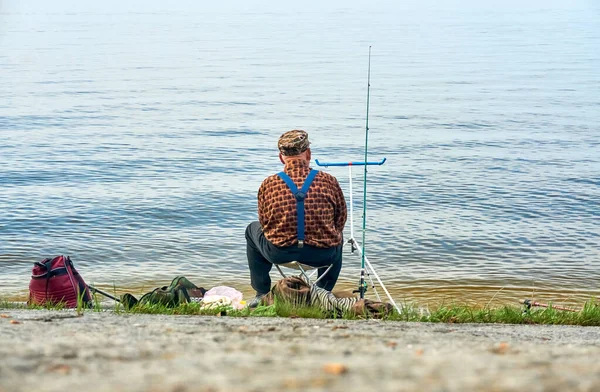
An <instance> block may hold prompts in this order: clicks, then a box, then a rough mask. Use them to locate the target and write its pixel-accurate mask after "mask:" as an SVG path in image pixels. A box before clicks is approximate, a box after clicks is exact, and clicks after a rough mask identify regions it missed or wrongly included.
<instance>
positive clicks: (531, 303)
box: [519, 299, 577, 312]
mask: <svg viewBox="0 0 600 392" xmlns="http://www.w3.org/2000/svg"><path fill="white" fill-rule="evenodd" d="M519 302H520V303H522V304H523V305H525V307H526V308H527V309H528V310H529V309H531V307H533V306H535V307H540V308H552V309H556V310H564V311H566V312H577V310H575V309H570V308H565V307H563V306H557V305H548V304H542V303H540V302H535V301H532V300H530V299H521V300H519Z"/></svg>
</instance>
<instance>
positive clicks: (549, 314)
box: [0, 297, 600, 326]
mask: <svg viewBox="0 0 600 392" xmlns="http://www.w3.org/2000/svg"><path fill="white" fill-rule="evenodd" d="M0 309H51V310H62V309H65V306H64V305H63V304H56V305H46V306H37V305H33V306H26V305H24V304H18V303H13V302H9V301H6V300H2V299H0ZM101 310H104V309H103V308H101V306H100V302H99V300H98V299H97V298H96V297H94V304H93V306H92V307H85V306H82V305H81V304H79V306H78V307H77V309H76V311H77V312H78V313H79V314H81V313H84V312H87V311H101ZM114 311H115V313H118V314H166V315H205V316H229V317H289V318H313V319H325V318H341V319H346V320H357V319H363V318H366V317H365V316H364V315H363V316H361V315H355V314H350V313H344V314H342V315H339V314H338V315H335V314H330V313H327V312H324V311H323V310H321V309H320V308H316V307H310V306H297V305H294V304H291V303H289V302H285V301H281V300H277V299H276V300H275V303H274V305H270V306H259V307H258V308H256V309H253V310H250V309H247V308H246V309H242V310H233V309H231V308H230V307H216V308H203V307H201V306H200V304H198V303H189V304H182V305H179V306H177V307H174V308H173V307H167V306H164V305H150V304H144V305H136V306H134V307H133V308H132V309H129V310H127V309H125V308H124V307H123V306H121V305H119V304H117V305H116V307H115V309H114ZM383 319H384V320H388V321H410V322H428V323H456V324H461V323H498V324H534V325H541V324H545V325H581V326H600V305H599V304H598V302H597V301H596V300H595V299H592V300H590V301H588V302H586V303H585V305H584V306H583V308H582V309H581V310H579V311H577V312H568V311H563V310H557V309H553V308H552V306H550V307H549V308H532V309H526V308H525V307H523V306H516V305H515V306H512V305H505V306H501V307H495V308H490V307H487V306H486V307H484V308H476V307H472V306H467V305H442V306H439V307H436V308H433V309H429V311H428V312H423V311H422V310H421V309H420V308H419V307H417V306H416V305H412V306H409V305H404V306H403V312H402V313H400V314H399V313H397V312H393V313H391V314H389V315H387V316H385V317H384V318H383Z"/></svg>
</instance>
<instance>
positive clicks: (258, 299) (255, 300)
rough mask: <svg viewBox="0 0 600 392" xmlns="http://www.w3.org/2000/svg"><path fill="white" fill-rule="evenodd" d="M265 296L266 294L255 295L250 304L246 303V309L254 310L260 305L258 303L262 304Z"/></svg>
mask: <svg viewBox="0 0 600 392" xmlns="http://www.w3.org/2000/svg"><path fill="white" fill-rule="evenodd" d="M266 296H267V293H265V294H256V297H254V298H252V300H251V301H250V302H248V307H249V308H250V309H254V308H256V307H257V306H258V305H260V303H261V302H262V300H263V298H264V297H266Z"/></svg>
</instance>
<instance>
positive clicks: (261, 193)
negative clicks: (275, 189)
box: [257, 181, 266, 227]
mask: <svg viewBox="0 0 600 392" xmlns="http://www.w3.org/2000/svg"><path fill="white" fill-rule="evenodd" d="M257 200H258V221H259V222H260V225H261V226H262V227H264V226H265V224H266V218H265V182H264V181H263V183H262V184H260V188H258V196H257Z"/></svg>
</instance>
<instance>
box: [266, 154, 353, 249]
mask: <svg viewBox="0 0 600 392" xmlns="http://www.w3.org/2000/svg"><path fill="white" fill-rule="evenodd" d="M283 171H284V172H285V174H287V175H288V176H290V178H291V179H292V180H293V181H294V183H295V184H296V186H297V187H298V189H300V188H301V187H302V184H304V180H305V179H306V177H307V176H308V173H309V172H310V167H309V166H308V163H307V162H306V161H304V160H302V159H291V160H288V161H287V163H286V165H285V167H284V169H283ZM304 210H305V229H304V236H305V238H304V243H305V244H306V245H311V246H315V247H318V248H330V247H333V246H337V245H340V244H341V243H342V231H343V230H344V225H345V224H346V218H347V211H346V200H345V199H344V194H343V192H342V189H341V188H340V184H339V183H338V181H337V179H336V178H335V177H334V176H332V175H331V174H328V173H325V172H322V171H319V173H318V174H317V176H316V177H315V179H314V180H313V182H312V184H311V186H310V188H309V190H308V192H307V193H306V199H305V200H304ZM258 219H259V221H260V224H261V226H262V228H263V232H264V233H265V237H266V238H267V239H268V240H269V241H270V242H271V243H272V244H273V245H275V246H279V247H284V246H291V245H294V244H297V243H298V237H297V233H296V232H297V221H298V219H297V215H296V198H295V197H294V195H293V194H292V191H290V189H289V188H288V187H287V185H286V184H285V182H284V181H283V180H282V179H281V178H280V177H279V176H277V175H276V174H275V175H272V176H270V177H267V178H266V179H265V180H264V181H263V183H262V184H261V186H260V189H259V190H258Z"/></svg>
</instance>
